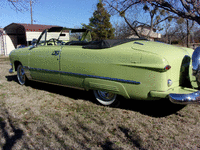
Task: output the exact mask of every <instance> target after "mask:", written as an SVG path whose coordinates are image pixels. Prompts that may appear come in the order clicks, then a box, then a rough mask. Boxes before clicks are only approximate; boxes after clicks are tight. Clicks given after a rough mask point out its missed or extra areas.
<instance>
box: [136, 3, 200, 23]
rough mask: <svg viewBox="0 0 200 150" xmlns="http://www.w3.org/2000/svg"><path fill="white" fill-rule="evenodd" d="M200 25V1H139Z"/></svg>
mask: <svg viewBox="0 0 200 150" xmlns="http://www.w3.org/2000/svg"><path fill="white" fill-rule="evenodd" d="M139 1H140V2H141V3H143V2H148V3H150V4H151V5H154V6H157V7H160V8H163V9H165V10H167V11H170V12H172V13H174V14H177V15H178V16H180V17H182V18H187V19H190V20H194V21H196V22H197V23H198V24H200V0H139Z"/></svg>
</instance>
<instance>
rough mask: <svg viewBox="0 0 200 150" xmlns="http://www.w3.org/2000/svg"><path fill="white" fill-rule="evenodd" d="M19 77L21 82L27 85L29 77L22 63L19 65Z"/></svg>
mask: <svg viewBox="0 0 200 150" xmlns="http://www.w3.org/2000/svg"><path fill="white" fill-rule="evenodd" d="M17 79H18V81H19V84H21V85H25V84H26V82H27V78H26V75H25V72H24V69H23V66H22V65H21V64H20V65H18V67H17Z"/></svg>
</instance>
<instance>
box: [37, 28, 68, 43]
mask: <svg viewBox="0 0 200 150" xmlns="http://www.w3.org/2000/svg"><path fill="white" fill-rule="evenodd" d="M68 41H69V32H68V31H64V32H62V33H61V32H48V30H46V31H44V33H43V34H42V35H41V37H40V39H39V41H38V45H41V46H44V45H59V44H61V43H63V42H68Z"/></svg>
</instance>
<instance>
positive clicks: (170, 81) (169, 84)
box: [167, 79, 173, 87]
mask: <svg viewBox="0 0 200 150" xmlns="http://www.w3.org/2000/svg"><path fill="white" fill-rule="evenodd" d="M172 84H173V82H172V80H171V79H168V80H167V85H168V87H170V86H171V85H172Z"/></svg>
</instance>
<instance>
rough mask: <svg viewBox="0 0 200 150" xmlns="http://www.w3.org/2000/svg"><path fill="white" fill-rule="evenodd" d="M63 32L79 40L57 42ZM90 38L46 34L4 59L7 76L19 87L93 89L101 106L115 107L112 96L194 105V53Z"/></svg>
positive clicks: (198, 80) (199, 80) (197, 81)
mask: <svg viewBox="0 0 200 150" xmlns="http://www.w3.org/2000/svg"><path fill="white" fill-rule="evenodd" d="M66 30H68V31H69V30H70V33H76V32H82V38H80V36H79V37H78V38H77V40H76V41H70V40H69V41H64V40H61V39H62V38H61V37H63V36H66V35H65V34H63V33H64V32H63V31H66ZM58 32H60V33H59V34H53V33H58ZM53 35H58V37H56V38H55V37H54V36H53ZM77 35H80V34H78V33H77ZM74 39H75V38H74ZM90 39H91V36H90V32H89V31H88V30H86V29H69V28H64V27H52V28H49V29H46V30H45V31H43V32H42V34H41V35H40V37H39V38H38V40H37V41H36V40H35V42H34V41H33V44H32V46H30V47H26V48H19V49H15V50H13V51H12V52H11V53H10V54H9V57H10V62H11V66H12V68H11V69H10V70H9V72H10V73H13V72H15V71H17V78H18V81H19V83H20V84H21V85H24V84H26V82H27V81H28V80H35V81H42V82H47V83H52V84H57V85H62V86H68V87H74V88H78V89H84V90H93V92H94V96H95V97H96V99H97V102H99V103H100V104H102V105H109V106H114V105H117V104H118V102H119V101H118V96H117V95H121V96H123V97H125V98H127V99H143V100H157V99H161V98H169V100H170V101H171V102H173V103H178V104H199V103H200V92H199V91H198V87H199V85H200V73H199V71H198V70H199V69H200V68H199V64H200V60H199V59H200V48H197V49H196V50H195V51H194V50H193V49H189V48H183V47H175V46H172V45H168V44H164V43H159V42H152V41H148V40H145V39H125V40H102V41H91V40H90Z"/></svg>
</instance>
